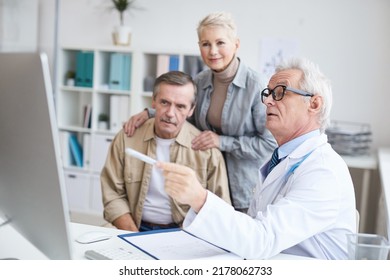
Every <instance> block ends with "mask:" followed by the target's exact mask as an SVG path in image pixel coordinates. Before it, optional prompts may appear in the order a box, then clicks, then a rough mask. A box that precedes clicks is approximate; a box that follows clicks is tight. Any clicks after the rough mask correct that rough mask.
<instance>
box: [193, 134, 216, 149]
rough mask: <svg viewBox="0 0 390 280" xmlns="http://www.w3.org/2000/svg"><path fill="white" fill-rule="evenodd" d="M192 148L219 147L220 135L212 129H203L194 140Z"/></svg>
mask: <svg viewBox="0 0 390 280" xmlns="http://www.w3.org/2000/svg"><path fill="white" fill-rule="evenodd" d="M192 148H193V149H194V150H201V151H204V150H207V149H211V148H217V149H219V135H218V134H216V133H214V132H212V131H210V130H205V131H202V133H201V134H199V135H198V136H196V137H195V138H194V140H192Z"/></svg>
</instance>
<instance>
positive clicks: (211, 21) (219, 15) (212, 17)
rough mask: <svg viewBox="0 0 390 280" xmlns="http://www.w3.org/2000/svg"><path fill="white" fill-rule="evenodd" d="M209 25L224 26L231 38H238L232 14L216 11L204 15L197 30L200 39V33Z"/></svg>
mask: <svg viewBox="0 0 390 280" xmlns="http://www.w3.org/2000/svg"><path fill="white" fill-rule="evenodd" d="M208 27H222V28H224V29H226V30H227V31H228V34H229V36H231V39H236V38H237V27H236V24H235V22H234V20H233V18H232V16H231V14H229V13H227V12H215V13H211V14H209V15H207V16H206V17H204V18H203V19H202V20H201V21H200V22H199V24H198V28H197V32H198V39H199V40H200V35H201V33H202V31H203V29H204V28H208Z"/></svg>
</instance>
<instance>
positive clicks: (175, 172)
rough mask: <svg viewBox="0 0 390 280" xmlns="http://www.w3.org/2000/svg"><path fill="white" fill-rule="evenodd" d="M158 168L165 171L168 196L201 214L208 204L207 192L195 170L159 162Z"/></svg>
mask: <svg viewBox="0 0 390 280" xmlns="http://www.w3.org/2000/svg"><path fill="white" fill-rule="evenodd" d="M157 167H158V168H160V169H162V170H163V174H164V177H165V191H166V192H167V193H168V195H169V196H171V197H172V198H173V199H175V200H176V201H178V202H179V203H182V204H188V205H190V206H191V207H192V209H194V211H195V212H199V210H200V209H201V208H202V206H203V204H204V203H205V202H206V198H207V190H205V189H204V188H203V187H202V185H201V184H200V183H199V181H198V178H197V177H196V174H195V172H194V170H192V169H191V168H189V167H186V166H184V165H180V164H176V163H171V162H158V163H157Z"/></svg>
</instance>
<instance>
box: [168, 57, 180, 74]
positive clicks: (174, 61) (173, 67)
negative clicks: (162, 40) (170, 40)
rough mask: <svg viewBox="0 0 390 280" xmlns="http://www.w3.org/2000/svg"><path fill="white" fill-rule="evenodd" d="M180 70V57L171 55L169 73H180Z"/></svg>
mask: <svg viewBox="0 0 390 280" xmlns="http://www.w3.org/2000/svg"><path fill="white" fill-rule="evenodd" d="M178 70H179V56H178V55H170V56H169V71H178Z"/></svg>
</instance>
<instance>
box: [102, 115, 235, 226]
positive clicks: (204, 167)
mask: <svg viewBox="0 0 390 280" xmlns="http://www.w3.org/2000/svg"><path fill="white" fill-rule="evenodd" d="M199 133H200V131H199V130H198V129H197V128H195V127H194V126H193V125H191V124H190V123H187V122H186V123H185V124H184V125H183V127H182V129H181V131H180V133H179V134H178V136H177V138H176V139H175V142H174V143H173V144H172V145H171V147H170V159H171V162H176V163H180V164H182V165H185V166H188V167H190V168H192V169H193V170H194V171H195V172H196V174H197V177H198V179H199V181H200V182H201V184H202V186H203V187H204V188H206V189H208V190H209V191H211V192H213V193H215V194H216V195H217V196H219V197H221V198H222V199H223V200H225V201H226V202H228V203H229V204H231V201H230V194H229V188H228V179H227V173H226V166H225V161H224V159H223V156H222V154H221V152H220V151H219V150H218V149H209V150H206V151H194V150H193V149H192V148H191V140H192V139H193V138H194V137H195V136H196V135H198V134H199ZM128 147H129V148H132V149H135V150H137V151H139V152H141V153H144V154H146V155H148V156H150V157H152V158H156V140H155V134H154V119H149V120H148V121H147V122H146V123H145V124H144V125H143V126H141V127H140V128H138V129H137V130H136V132H135V134H134V136H132V137H127V136H126V135H125V134H124V133H123V131H120V132H119V133H118V134H117V135H116V136H115V138H114V140H113V142H112V143H111V146H110V149H109V151H108V154H107V160H106V163H105V165H104V167H103V169H102V172H101V176H100V180H101V187H102V194H103V204H104V218H105V219H106V220H107V221H109V222H112V221H114V220H115V219H117V218H118V217H120V216H122V215H124V214H126V213H131V216H132V218H133V219H134V222H135V224H136V225H137V227H139V226H140V224H141V217H142V209H143V205H144V202H145V197H146V195H147V193H148V188H149V181H150V175H151V170H152V166H151V165H149V164H145V163H144V162H143V161H141V160H139V159H136V158H134V157H130V156H128V155H126V154H125V149H126V148H128ZM171 210H172V218H173V221H174V222H175V223H177V224H181V223H182V221H183V220H184V217H185V215H186V213H187V211H188V210H189V206H188V205H183V204H180V203H178V202H177V201H174V200H171Z"/></svg>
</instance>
